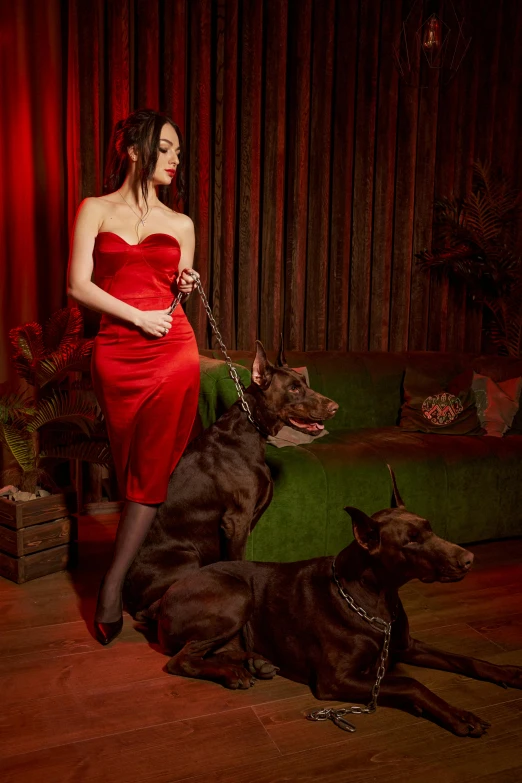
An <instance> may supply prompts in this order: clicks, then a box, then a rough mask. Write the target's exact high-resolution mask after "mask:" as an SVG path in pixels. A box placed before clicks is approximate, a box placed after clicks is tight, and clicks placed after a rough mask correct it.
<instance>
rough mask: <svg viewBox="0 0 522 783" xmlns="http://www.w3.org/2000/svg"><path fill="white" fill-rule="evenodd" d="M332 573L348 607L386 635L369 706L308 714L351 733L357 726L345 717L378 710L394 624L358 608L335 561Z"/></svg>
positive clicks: (312, 718)
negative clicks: (341, 578)
mask: <svg viewBox="0 0 522 783" xmlns="http://www.w3.org/2000/svg"><path fill="white" fill-rule="evenodd" d="M332 573H333V578H334V581H335V583H336V585H337V588H338V590H339V592H340V594H341V595H342V597H343V598H344V600H345V601H346V603H347V604H348V606H349V607H350V608H351V609H353V611H354V612H356V613H357V614H358V615H359V617H362V618H363V620H366V622H368V623H370V625H371V626H373V628H375V629H376V630H378V631H381V633H383V634H384V644H383V648H382V651H381V658H380V661H379V667H378V669H377V679H376V680H375V683H374V686H373V688H372V692H371V699H370V702H369V704H368V705H367V706H366V707H356V706H354V707H340V708H337V709H336V708H335V707H326V708H324V709H322V710H314V712H310V713H308V715H307V716H306V717H307V719H308V720H316V721H317V720H331V721H332V723H335V725H336V726H338V727H339V728H340V729H343V731H350V732H354V731H355V730H356V729H355V726H354V725H353V723H349V722H348V721H347V720H345V718H344V716H345V715H371V714H372V713H373V712H375V710H376V709H377V698H378V696H379V691H380V689H381V681H382V678H383V677H384V675H385V674H386V663H387V662H388V655H389V652H390V638H391V627H392V623H391V622H390V623H388V622H386V620H382V619H381V618H380V617H373V616H372V615H370V614H368V612H366V611H365V610H364V609H363V608H362V606H358V605H357V604H356V603H355V601H354V600H353V598H352V597H351V595H348V593H347V592H345V590H344V589H343V586H342V585H341V583H340V581H339V579H338V577H337V573H336V571H335V559H334V561H333V563H332ZM394 619H395V617H393V618H392V622H393V620H394Z"/></svg>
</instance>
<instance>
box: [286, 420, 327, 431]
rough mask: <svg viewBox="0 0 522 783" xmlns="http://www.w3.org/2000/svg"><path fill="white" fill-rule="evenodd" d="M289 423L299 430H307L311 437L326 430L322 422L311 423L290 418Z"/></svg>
mask: <svg viewBox="0 0 522 783" xmlns="http://www.w3.org/2000/svg"><path fill="white" fill-rule="evenodd" d="M289 422H290V423H291V424H293V426H294V427H296V428H297V429H299V430H305V432H307V433H308V434H309V435H317V434H318V433H319V432H322V430H324V424H323V423H322V421H310V420H309V419H308V420H307V419H297V418H292V417H289Z"/></svg>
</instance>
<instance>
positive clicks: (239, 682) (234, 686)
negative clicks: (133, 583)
mask: <svg viewBox="0 0 522 783" xmlns="http://www.w3.org/2000/svg"><path fill="white" fill-rule="evenodd" d="M221 681H222V682H223V685H224V686H225V688H230V689H231V690H233V691H236V690H247V689H248V688H251V687H252V686H253V685H255V684H256V679H255V677H252V673H251V672H248V671H247V670H246V669H245V667H244V666H227V667H226V669H223V670H222V672H221Z"/></svg>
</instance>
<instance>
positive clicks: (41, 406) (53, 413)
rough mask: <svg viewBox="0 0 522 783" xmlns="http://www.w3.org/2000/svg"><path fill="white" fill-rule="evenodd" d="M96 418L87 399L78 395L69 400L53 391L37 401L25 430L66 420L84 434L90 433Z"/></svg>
mask: <svg viewBox="0 0 522 783" xmlns="http://www.w3.org/2000/svg"><path fill="white" fill-rule="evenodd" d="M96 420H97V418H96V413H95V411H94V410H93V407H92V405H91V403H90V402H89V401H88V400H86V399H84V398H83V397H81V396H80V395H78V396H77V397H76V399H74V400H71V399H69V397H68V395H66V394H63V393H61V392H56V391H55V392H53V394H52V395H51V396H50V397H46V398H45V399H43V400H40V401H39V402H38V404H37V406H36V412H35V415H34V416H33V417H32V418H31V420H30V421H29V423H28V425H27V430H28V432H35V431H36V430H37V429H39V428H40V427H43V426H44V425H45V424H53V423H55V422H67V423H70V424H75V425H76V426H78V427H80V429H81V430H82V432H84V433H85V434H86V435H90V434H91V431H92V429H93V427H94V425H95V423H96Z"/></svg>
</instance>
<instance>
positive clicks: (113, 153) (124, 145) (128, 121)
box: [103, 109, 186, 203]
mask: <svg viewBox="0 0 522 783" xmlns="http://www.w3.org/2000/svg"><path fill="white" fill-rule="evenodd" d="M167 122H168V123H169V124H170V125H172V127H173V128H174V130H175V131H176V133H177V134H178V139H179V146H180V152H179V156H178V157H179V164H178V166H177V169H176V202H178V201H180V200H183V199H184V198H185V196H186V190H185V145H184V143H183V137H182V135H181V131H180V129H179V128H178V126H177V125H176V123H175V122H173V121H172V120H171V119H170V117H167V116H166V115H165V114H162V113H161V112H157V111H154V110H153V109H138V110H137V111H133V112H132V114H129V116H128V117H126V118H125V119H124V120H118V122H117V123H116V124H115V126H114V129H113V132H112V138H111V141H110V145H109V152H108V155H107V163H106V166H105V177H104V181H103V186H104V193H112V192H113V191H114V190H118V189H119V188H120V187H121V186H122V185H123V182H124V180H125V177H126V176H127V170H128V166H129V154H128V151H127V150H128V147H132V146H133V147H134V148H135V150H136V153H137V156H138V159H137V161H136V177H135V180H134V182H133V183H132V190H133V193H134V195H135V197H136V199H137V198H138V188H139V186H140V185H141V192H142V193H143V197H144V199H145V203H147V192H148V180H149V179H150V178H151V177H152V175H153V174H154V170H155V168H156V163H157V162H158V149H159V140H160V134H161V129H162V128H163V126H164V125H165V123H167ZM160 190H162V191H163V195H164V194H165V193H166V191H167V187H166V186H165V188H160Z"/></svg>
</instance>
